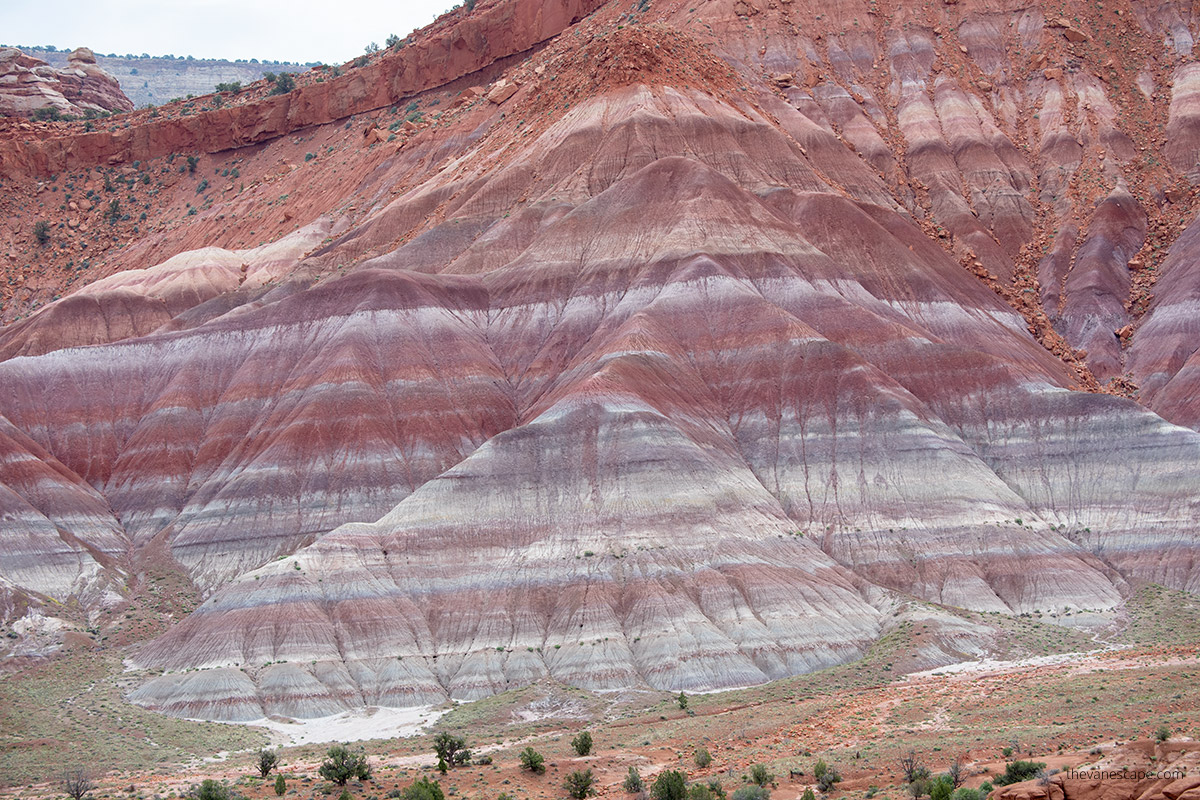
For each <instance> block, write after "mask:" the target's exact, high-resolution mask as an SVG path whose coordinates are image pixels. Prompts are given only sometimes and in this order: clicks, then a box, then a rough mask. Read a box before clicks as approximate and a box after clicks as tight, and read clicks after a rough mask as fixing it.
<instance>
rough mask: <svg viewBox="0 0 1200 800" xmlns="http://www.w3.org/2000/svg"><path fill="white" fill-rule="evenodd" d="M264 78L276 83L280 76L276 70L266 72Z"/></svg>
mask: <svg viewBox="0 0 1200 800" xmlns="http://www.w3.org/2000/svg"><path fill="white" fill-rule="evenodd" d="M263 80H264V81H266V82H267V83H274V82H275V81H277V80H279V76H278V75H276V74H275V73H274V72H264V73H263Z"/></svg>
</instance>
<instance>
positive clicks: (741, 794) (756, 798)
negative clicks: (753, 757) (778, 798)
mask: <svg viewBox="0 0 1200 800" xmlns="http://www.w3.org/2000/svg"><path fill="white" fill-rule="evenodd" d="M729 800H771V790H770V789H768V788H767V787H765V786H759V785H758V784H754V783H752V784H750V785H749V786H739V787H738V788H737V789H735V790H734V792H733V794H731V795H730V796H729Z"/></svg>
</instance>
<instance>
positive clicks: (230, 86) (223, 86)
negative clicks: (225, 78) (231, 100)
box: [217, 81, 242, 92]
mask: <svg viewBox="0 0 1200 800" xmlns="http://www.w3.org/2000/svg"><path fill="white" fill-rule="evenodd" d="M241 90H242V82H241V81H230V82H229V83H218V84H217V91H218V92H240V91H241Z"/></svg>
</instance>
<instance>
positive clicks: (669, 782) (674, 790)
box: [650, 769, 687, 800]
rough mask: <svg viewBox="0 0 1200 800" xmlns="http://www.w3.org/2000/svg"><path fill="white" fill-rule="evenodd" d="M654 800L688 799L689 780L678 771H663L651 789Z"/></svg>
mask: <svg viewBox="0 0 1200 800" xmlns="http://www.w3.org/2000/svg"><path fill="white" fill-rule="evenodd" d="M650 796H651V797H653V798H654V800H684V798H685V797H687V778H686V777H684V774H683V773H682V772H680V771H678V770H674V769H667V770H663V771H662V772H661V773H660V774H659V776H658V779H657V780H655V781H654V786H652V787H650Z"/></svg>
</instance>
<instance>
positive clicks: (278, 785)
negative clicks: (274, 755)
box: [275, 773, 287, 797]
mask: <svg viewBox="0 0 1200 800" xmlns="http://www.w3.org/2000/svg"><path fill="white" fill-rule="evenodd" d="M286 793H287V781H285V780H284V779H283V774H282V773H276V774H275V795H276V796H277V797H283V796H284V794H286Z"/></svg>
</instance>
